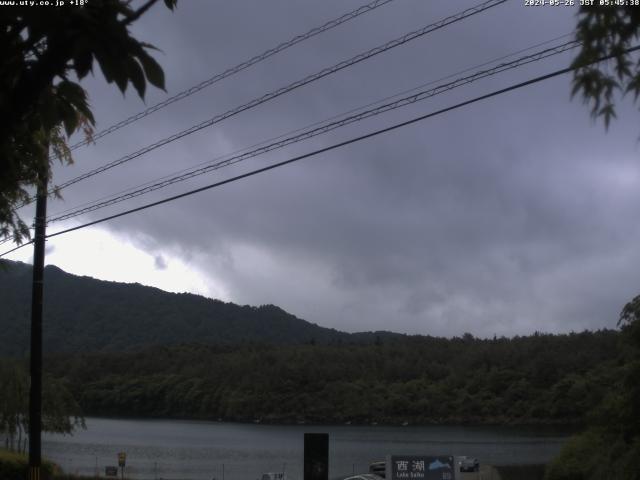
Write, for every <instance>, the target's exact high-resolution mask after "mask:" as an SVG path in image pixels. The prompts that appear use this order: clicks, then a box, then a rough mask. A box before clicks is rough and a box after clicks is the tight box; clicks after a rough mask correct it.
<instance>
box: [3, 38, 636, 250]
mask: <svg viewBox="0 0 640 480" xmlns="http://www.w3.org/2000/svg"><path fill="white" fill-rule="evenodd" d="M638 50H640V46H635V47H632V48H628V49H626V50H624V51H622V52H616V54H615V55H607V56H604V57H601V58H598V59H596V60H593V61H591V62H586V63H582V64H579V65H573V66H570V67H567V68H563V69H560V70H556V71H554V72H551V73H548V74H546V75H541V76H538V77H535V78H532V79H530V80H526V81H524V82H520V83H516V84H514V85H511V86H509V87H505V88H502V89H499V90H495V91H493V92H491V93H487V94H485V95H481V96H479V97H475V98H472V99H470V100H466V101H464V102H460V103H457V104H455V105H452V106H450V107H446V108H443V109H440V110H437V111H435V112H431V113H427V114H425V115H421V116H419V117H415V118H412V119H411V120H407V121H404V122H400V123H396V124H394V125H391V126H390V127H386V128H383V129H380V130H375V131H373V132H370V133H367V134H365V135H360V136H358V137H354V138H351V139H349V140H346V141H344V142H340V143H336V144H333V145H330V146H328V147H324V148H321V149H318V150H314V151H313V152H309V153H306V154H304V155H299V156H297V157H293V158H290V159H288V160H284V161H282V162H278V163H274V164H271V165H268V166H266V167H262V168H259V169H256V170H252V171H250V172H247V173H244V174H242V175H237V176H235V177H232V178H228V179H226V180H222V181H219V182H216V183H212V184H210V185H206V186H204V187H200V188H196V189H194V190H190V191H188V192H184V193H181V194H179V195H174V196H172V197H168V198H164V199H162V200H158V201H156V202H153V203H148V204H146V205H142V206H140V207H136V208H132V209H130V210H125V211H123V212H120V213H117V214H115V215H110V216H108V217H103V218H100V219H98V220H93V221H91V222H87V223H84V224H81V225H77V226H75V227H71V228H67V229H65V230H60V231H59V232H55V233H51V234H49V235H47V236H46V238H52V237H57V236H59V235H64V234H66V233H70V232H73V231H76V230H80V229H83V228H87V227H90V226H93V225H97V224H100V223H104V222H107V221H109V220H114V219H116V218H120V217H124V216H126V215H130V214H132V213H136V212H140V211H142V210H146V209H149V208H151V207H155V206H158V205H162V204H165V203H169V202H172V201H174V200H178V199H180V198H184V197H188V196H191V195H195V194H196V193H200V192H204V191H206V190H210V189H212V188H216V187H220V186H222V185H226V184H228V183H232V182H235V181H238V180H242V179H244V178H248V177H252V176H254V175H257V174H259V173H263V172H267V171H269V170H274V169H276V168H279V167H283V166H285V165H288V164H290V163H294V162H297V161H300V160H303V159H305V158H309V157H313V156H315V155H319V154H321V153H325V152H328V151H330V150H335V149H337V148H340V147H344V146H347V145H350V144H352V143H356V142H360V141H362V140H365V139H368V138H371V137H375V136H377V135H381V134H383V133H387V132H390V131H392V130H396V129H399V128H402V127H406V126H408V125H411V124H414V123H417V122H421V121H423V120H426V119H428V118H431V117H435V116H438V115H442V114H443V113H447V112H450V111H452V110H456V109H458V108H461V107H464V106H467V105H471V104H473V103H477V102H480V101H482V100H486V99H489V98H491V97H496V96H498V95H502V94H504V93H507V92H511V91H513V90H518V89H521V88H524V87H527V86H529V85H533V84H535V83H539V82H543V81H545V80H549V79H551V78H555V77H558V76H560V75H564V74H567V73H569V72H572V71H574V70H576V69H578V68H584V67H586V66H589V65H593V64H595V63H599V62H602V61H605V60H609V59H611V58H613V57H614V56H617V55H625V54H628V53H631V52H635V51H638ZM31 243H33V241H30V242H27V243H24V244H22V245H19V246H17V247H15V248H13V249H11V250H9V251H7V252H4V253H1V254H0V257H4V256H5V255H8V254H9V253H11V252H14V251H16V250H18V249H20V248H22V247H25V246H26V245H29V244H31Z"/></svg>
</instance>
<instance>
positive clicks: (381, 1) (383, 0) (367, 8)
mask: <svg viewBox="0 0 640 480" xmlns="http://www.w3.org/2000/svg"><path fill="white" fill-rule="evenodd" d="M392 1H393V0H374V1H373V2H370V3H368V4H366V5H362V6H361V7H358V8H356V9H355V10H352V11H350V12H348V13H345V14H344V15H342V16H340V17H338V18H335V19H333V20H330V21H328V22H326V23H325V24H324V25H321V26H319V27H315V28H312V29H311V30H309V31H308V32H306V33H303V34H300V35H296V36H295V37H293V38H291V39H290V40H288V41H286V42H282V43H280V44H279V45H277V46H276V47H273V48H270V49H268V50H265V51H264V52H262V53H260V54H258V55H256V56H254V57H252V58H250V59H249V60H246V61H244V62H242V63H239V64H238V65H236V66H234V67H231V68H228V69H227V70H225V71H223V72H222V73H218V74H216V75H214V76H213V77H211V78H209V79H207V80H204V81H202V82H200V83H198V84H197V85H194V86H193V87H191V88H188V89H186V90H183V91H182V92H180V93H177V94H175V95H173V96H172V97H169V98H167V99H166V100H163V101H162V102H159V103H156V104H155V105H153V106H151V107H149V108H147V109H145V110H143V111H141V112H139V113H137V114H135V115H132V116H130V117H128V118H125V119H124V120H121V121H119V122H118V123H115V124H113V125H111V126H110V127H107V128H105V129H104V130H101V131H100V132H98V133H96V134H94V135H93V137H92V139H91V140H83V141H81V142H78V143H75V144H74V145H72V146H71V147H70V149H71V150H75V149H77V148H80V147H82V146H84V145H87V144H89V143H91V141H93V140H97V139H99V138H102V137H104V136H106V135H109V134H110V133H113V132H115V131H116V130H120V129H121V128H123V127H126V126H127V125H131V124H132V123H133V122H136V121H138V120H140V119H142V118H144V117H146V116H148V115H151V114H152V113H154V112H157V111H158V110H161V109H163V108H165V107H167V106H169V105H171V104H172V103H175V102H177V101H178V100H182V99H184V98H187V97H190V96H191V95H193V94H194V93H197V92H199V91H200V90H203V89H204V88H207V87H210V86H211V85H213V84H214V83H217V82H219V81H220V80H223V79H225V78H227V77H230V76H232V75H235V74H236V73H239V72H241V71H243V70H245V69H247V68H249V67H251V66H253V65H255V64H256V63H259V62H261V61H263V60H266V59H267V58H269V57H272V56H274V55H276V54H278V53H280V52H282V51H284V50H286V49H288V48H289V47H293V46H294V45H297V44H298V43H300V42H303V41H305V40H308V39H310V38H312V37H315V36H316V35H319V34H321V33H324V32H326V31H328V30H331V29H332V28H335V27H337V26H339V25H342V24H343V23H346V22H348V21H350V20H353V19H354V18H356V17H359V16H360V15H363V14H365V13H368V12H371V11H373V10H375V9H376V8H378V7H381V6H383V5H386V4H387V3H390V2H392Z"/></svg>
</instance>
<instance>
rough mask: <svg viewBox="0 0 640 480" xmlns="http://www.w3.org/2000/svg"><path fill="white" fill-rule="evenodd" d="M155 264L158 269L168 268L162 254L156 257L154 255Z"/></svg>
mask: <svg viewBox="0 0 640 480" xmlns="http://www.w3.org/2000/svg"><path fill="white" fill-rule="evenodd" d="M153 266H154V267H155V268H156V270H166V269H167V261H166V260H165V259H164V257H163V256H162V255H156V256H155V257H153Z"/></svg>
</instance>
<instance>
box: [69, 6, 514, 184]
mask: <svg viewBox="0 0 640 480" xmlns="http://www.w3.org/2000/svg"><path fill="white" fill-rule="evenodd" d="M506 1H507V0H488V1H485V2H483V3H481V4H479V5H476V6H475V7H471V8H467V9H465V10H463V11H461V12H459V13H457V14H455V15H451V16H449V17H446V18H444V19H442V20H440V21H438V22H435V23H432V24H430V25H427V26H425V27H423V28H420V29H418V30H415V31H413V32H410V33H407V34H405V35H403V36H402V37H399V38H396V39H394V40H391V41H389V42H387V43H385V44H384V45H381V46H378V47H375V48H372V49H371V50H368V51H366V52H364V53H360V54H358V55H356V56H354V57H351V58H350V59H348V60H344V61H342V62H340V63H337V64H335V65H333V66H331V67H327V68H324V69H322V70H320V71H319V72H317V73H315V74H312V75H309V76H307V77H305V78H303V79H300V80H298V81H295V82H293V83H290V84H288V85H286V86H284V87H281V88H279V89H277V90H274V91H272V92H269V93H266V94H264V95H262V96H261V97H257V98H255V99H253V100H251V101H250V102H247V103H245V104H243V105H240V106H238V107H235V108H233V109H231V110H228V111H226V112H224V113H221V114H219V115H216V116H214V117H212V118H210V119H209V120H205V121H203V122H201V123H199V124H197V125H194V126H192V127H190V128H187V129H186V130H182V131H180V132H178V133H175V134H173V135H171V136H169V137H165V138H163V139H161V140H158V141H157V142H155V143H152V144H151V145H148V146H146V147H144V148H141V149H140V150H137V151H135V152H133V153H130V154H128V155H125V156H124V157H121V158H119V159H117V160H114V161H112V162H109V163H107V164H105V165H103V166H101V167H98V168H96V169H94V170H91V171H89V172H87V173H84V174H82V175H79V176H77V177H75V178H72V179H70V180H68V181H66V182H63V183H62V184H60V185H58V187H57V189H58V191H59V190H62V189H64V188H67V187H69V186H71V185H73V184H75V183H78V182H80V181H82V180H86V179H87V178H90V177H93V176H95V175H98V174H99V173H103V172H105V171H107V170H109V169H111V168H114V167H116V166H118V165H122V164H123V163H126V162H129V161H131V160H133V159H135V158H138V157H140V156H142V155H144V154H146V153H148V152H151V151H152V150H155V149H157V148H159V147H162V146H164V145H167V144H169V143H171V142H174V141H176V140H178V139H180V138H183V137H186V136H187V135H191V134H192V133H195V132H198V131H200V130H202V129H204V128H207V127H210V126H212V125H215V124H217V123H220V122H221V121H223V120H226V119H227V118H230V117H232V116H234V115H237V114H238V113H241V112H244V111H245V110H249V109H251V108H254V107H256V106H258V105H261V104H263V103H265V102H268V101H270V100H273V99H274V98H277V97H280V96H281V95H284V94H285V93H288V92H291V91H292V90H295V89H297V88H300V87H302V86H304V85H307V84H309V83H311V82H314V81H316V80H319V79H321V78H323V77H326V76H328V75H331V74H333V73H336V72H338V71H340V70H343V69H345V68H347V67H350V66H352V65H355V64H357V63H359V62H362V61H364V60H366V59H369V58H371V57H373V56H375V55H378V54H380V53H383V52H386V51H388V50H391V49H392V48H395V47H398V46H400V45H404V44H406V43H408V42H410V41H412V40H415V39H417V38H420V37H422V36H424V35H426V34H428V33H431V32H434V31H436V30H439V29H441V28H444V27H446V26H448V25H451V24H454V23H456V22H459V21H461V20H464V19H466V18H468V17H471V16H473V15H476V14H478V13H481V12H484V11H486V10H488V9H490V8H493V7H496V6H498V5H500V4H502V3H505V2H506Z"/></svg>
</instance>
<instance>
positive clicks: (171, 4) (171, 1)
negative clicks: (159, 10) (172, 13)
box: [164, 0, 178, 10]
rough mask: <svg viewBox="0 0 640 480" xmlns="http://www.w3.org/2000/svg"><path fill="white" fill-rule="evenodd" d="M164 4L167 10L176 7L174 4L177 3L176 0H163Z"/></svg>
mask: <svg viewBox="0 0 640 480" xmlns="http://www.w3.org/2000/svg"><path fill="white" fill-rule="evenodd" d="M164 4H165V5H166V6H167V8H168V9H169V10H173V9H174V8H176V5H177V4H178V0H164Z"/></svg>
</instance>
